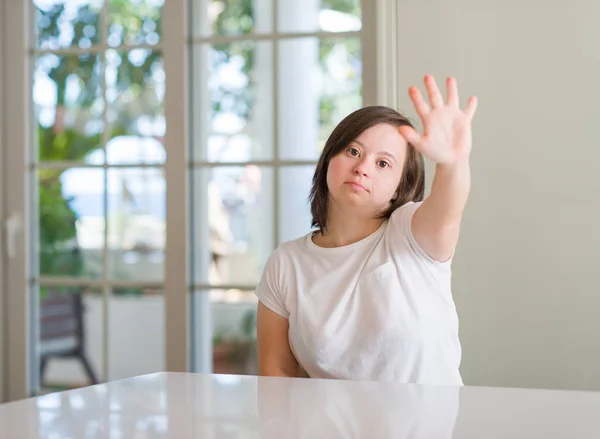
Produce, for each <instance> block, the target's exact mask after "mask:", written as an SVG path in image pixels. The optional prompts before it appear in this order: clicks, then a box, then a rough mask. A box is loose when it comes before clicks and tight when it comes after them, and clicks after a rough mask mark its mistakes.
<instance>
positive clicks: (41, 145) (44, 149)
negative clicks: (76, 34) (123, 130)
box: [33, 54, 104, 162]
mask: <svg viewBox="0 0 600 439" xmlns="http://www.w3.org/2000/svg"><path fill="white" fill-rule="evenodd" d="M100 78H101V65H100V62H99V59H98V56H96V55H65V56H57V55H52V54H50V55H44V56H41V57H39V58H38V59H36V61H35V67H34V72H33V102H34V110H35V115H36V120H37V125H38V126H37V136H36V137H37V149H38V151H37V152H36V154H35V155H34V156H37V158H38V159H39V160H40V161H51V160H80V161H84V160H86V157H87V156H88V155H89V154H91V153H94V152H95V151H98V150H99V149H100V147H101V141H102V138H101V136H102V131H104V122H103V119H102V113H103V110H104V101H103V100H102V92H101V87H100V80H101V79H100ZM99 154H102V152H99ZM94 155H95V156H96V157H95V160H98V159H99V160H100V162H102V160H103V156H97V155H98V153H96V154H94Z"/></svg>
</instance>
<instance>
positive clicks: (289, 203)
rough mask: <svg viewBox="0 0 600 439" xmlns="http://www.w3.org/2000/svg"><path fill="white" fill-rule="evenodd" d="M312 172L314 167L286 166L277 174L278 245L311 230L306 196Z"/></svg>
mask: <svg viewBox="0 0 600 439" xmlns="http://www.w3.org/2000/svg"><path fill="white" fill-rule="evenodd" d="M314 172H315V166H286V167H283V168H281V171H280V172H279V212H278V220H279V243H282V242H285V241H290V240H293V239H297V238H300V237H301V236H304V235H306V234H307V233H308V232H310V230H311V226H310V223H311V219H312V216H311V213H310V204H309V201H308V195H309V193H310V188H311V186H312V177H313V174H314Z"/></svg>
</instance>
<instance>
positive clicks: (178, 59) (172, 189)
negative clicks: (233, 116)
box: [0, 0, 399, 401]
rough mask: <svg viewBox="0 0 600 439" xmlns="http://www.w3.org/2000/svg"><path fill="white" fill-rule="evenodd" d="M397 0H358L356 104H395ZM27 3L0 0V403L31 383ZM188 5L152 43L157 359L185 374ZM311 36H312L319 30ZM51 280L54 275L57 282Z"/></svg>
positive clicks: (183, 3)
mask: <svg viewBox="0 0 600 439" xmlns="http://www.w3.org/2000/svg"><path fill="white" fill-rule="evenodd" d="M397 1H398V0H362V11H363V27H362V30H361V31H360V35H361V37H362V47H363V50H362V56H363V66H364V70H363V103H364V105H375V104H382V105H389V106H393V107H395V106H396V105H397V102H398V101H399V94H398V90H397V86H396V85H397V57H396V53H395V51H396V20H397V15H396V2H397ZM29 3H30V0H0V33H1V35H0V110H1V114H2V120H0V133H2V134H1V135H0V175H1V176H2V179H3V180H2V181H0V197H1V196H2V195H4V199H1V198H0V202H2V203H0V219H2V225H3V226H4V224H6V222H5V221H6V220H7V219H8V218H9V217H11V216H12V215H15V216H12V217H13V218H16V219H17V220H18V219H20V218H22V219H23V222H22V224H21V229H20V231H18V232H17V233H16V234H15V235H14V236H13V238H14V239H15V242H16V244H17V245H16V246H15V252H14V254H13V255H12V257H11V258H7V257H5V255H6V251H5V246H4V245H3V242H2V236H1V235H2V234H0V248H2V252H1V253H0V275H2V274H4V276H2V279H3V283H0V304H2V305H3V307H2V309H4V310H5V314H4V315H1V314H0V401H2V396H4V399H5V400H9V401H10V400H16V399H21V398H24V397H27V396H29V391H30V390H29V389H31V384H32V383H30V379H29V378H30V377H29V371H30V361H31V358H30V352H29V345H30V343H29V342H30V326H31V323H30V322H31V319H30V314H29V310H30V304H29V297H30V290H31V288H30V285H29V284H28V282H29V279H31V276H30V272H29V264H30V258H31V255H30V248H31V246H30V242H29V240H30V237H31V236H33V235H31V233H28V231H30V230H32V228H31V224H32V223H31V218H29V212H28V209H29V206H30V197H31V188H30V182H29V163H30V157H29V156H28V154H29V150H30V145H31V136H30V133H29V131H28V130H29V128H30V119H31V117H30V111H31V110H30V107H31V104H30V102H31V84H30V80H29V76H30V75H29V73H30V71H29V68H30V66H29V59H30V58H29V48H30V46H31V45H30V38H31V34H32V31H31V29H30V21H29V14H30V8H29ZM188 7H189V6H188V0H167V1H165V4H164V9H163V22H164V26H163V32H164V33H163V39H162V44H161V46H162V47H161V51H162V54H163V59H164V66H165V72H166V89H167V92H166V95H165V102H164V105H165V117H166V123H167V131H166V136H165V139H164V142H165V143H164V144H165V147H166V149H167V150H168V152H169V153H168V157H167V161H166V163H165V175H166V181H167V193H166V210H167V229H166V234H167V240H166V248H165V255H166V258H165V278H164V286H165V290H164V300H165V344H166V345H165V355H166V370H168V371H175V372H185V371H188V370H190V362H191V358H190V355H191V350H190V343H191V337H192V334H191V332H190V330H189V327H190V309H189V296H190V291H191V285H189V279H190V276H189V273H190V269H191V267H189V258H188V255H189V254H190V252H191V251H193V250H194V249H193V243H191V242H190V240H189V236H190V233H189V232H190V231H189V227H188V226H189V224H188V222H189V221H188V219H189V212H188V209H189V193H190V192H189V187H188V186H189V185H188V180H189V176H188V175H187V173H188V172H189V169H190V166H189V160H188V150H189V144H190V134H189V132H190V122H189V117H190V108H189V107H190V101H189V99H190V97H189V94H188V77H189V67H188V57H189V50H190V44H191V40H190V37H189V33H188V26H187V25H188V20H189V17H188V13H189V12H188ZM303 35H304V34H303ZM310 35H316V36H320V33H318V32H317V33H314V34H310ZM328 36H329V34H328ZM244 39H245V38H244ZM2 42H4V46H2ZM2 49H3V51H2ZM8 59H9V60H11V62H10V63H8V62H4V63H2V62H1V61H2V60H8ZM2 68H3V70H2ZM2 93H3V94H2ZM184 171H185V172H184ZM276 184H277V182H276ZM3 188H4V190H3ZM8 188H10V191H9V190H7V189H8ZM275 202H277V201H276V200H275ZM2 228H4V227H2ZM5 241H6V240H5ZM4 243H5V242H4ZM57 282H59V283H60V282H62V281H61V280H60V279H57ZM142 283H143V282H140V284H142ZM144 284H145V283H144ZM61 285H68V284H65V283H61ZM2 299H4V303H2ZM3 317H4V322H3ZM3 323H4V325H3ZM105 323H107V322H106V321H105ZM3 329H4V331H3ZM3 333H4V338H3V337H2V335H3ZM7 335H9V336H7ZM3 342H4V344H3ZM106 343H107V342H106V341H105V344H106ZM105 354H106V352H105ZM3 359H4V362H3V361H2V360H3ZM105 362H106V359H105ZM2 378H4V379H2ZM3 384H4V386H3ZM3 387H4V389H3ZM3 390H4V395H3Z"/></svg>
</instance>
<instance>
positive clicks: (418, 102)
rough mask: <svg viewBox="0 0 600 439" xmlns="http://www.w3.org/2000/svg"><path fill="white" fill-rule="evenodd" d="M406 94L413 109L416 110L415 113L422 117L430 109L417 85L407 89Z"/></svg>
mask: <svg viewBox="0 0 600 439" xmlns="http://www.w3.org/2000/svg"><path fill="white" fill-rule="evenodd" d="M408 95H409V96H410V99H411V101H412V102H413V105H414V106H415V109H416V110H417V114H418V115H419V116H420V117H421V118H423V117H425V115H426V114H427V113H429V112H430V111H431V108H429V105H428V104H427V102H425V99H423V95H422V94H421V91H420V90H419V89H418V88H417V87H411V88H409V89H408Z"/></svg>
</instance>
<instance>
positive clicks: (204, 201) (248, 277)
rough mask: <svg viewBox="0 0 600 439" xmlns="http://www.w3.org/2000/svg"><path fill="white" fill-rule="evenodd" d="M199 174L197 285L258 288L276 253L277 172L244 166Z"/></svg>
mask: <svg viewBox="0 0 600 439" xmlns="http://www.w3.org/2000/svg"><path fill="white" fill-rule="evenodd" d="M194 173H195V174H194V192H193V194H192V197H193V200H194V206H193V208H194V211H193V212H194V213H193V215H194V216H193V218H192V223H191V224H192V227H193V232H192V233H193V235H194V243H195V245H194V249H195V254H194V257H195V263H194V265H195V279H194V283H196V284H208V283H210V284H211V285H220V284H228V285H232V284H234V285H254V284H256V283H257V282H258V280H259V279H260V275H261V274H262V269H263V266H264V263H265V261H266V259H267V258H268V257H269V254H270V253H271V252H272V251H273V240H274V234H273V213H272V212H273V170H272V169H269V168H259V167H257V166H244V167H223V168H215V169H211V170H208V169H199V170H196V171H194ZM205 194H206V195H205Z"/></svg>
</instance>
